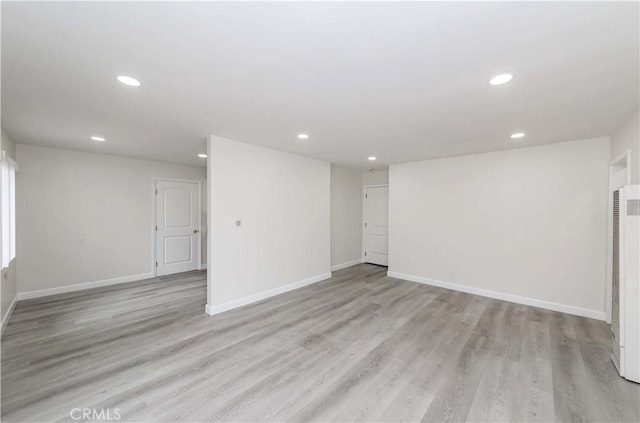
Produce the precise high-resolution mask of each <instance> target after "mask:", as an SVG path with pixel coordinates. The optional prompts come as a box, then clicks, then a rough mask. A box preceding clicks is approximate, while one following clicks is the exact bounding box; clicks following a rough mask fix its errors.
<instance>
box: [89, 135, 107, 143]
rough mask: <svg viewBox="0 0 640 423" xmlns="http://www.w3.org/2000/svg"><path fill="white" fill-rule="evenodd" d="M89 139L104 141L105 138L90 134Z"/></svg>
mask: <svg viewBox="0 0 640 423" xmlns="http://www.w3.org/2000/svg"><path fill="white" fill-rule="evenodd" d="M91 139H92V140H94V141H99V142H105V141H106V140H107V139H106V138H104V137H99V136H97V135H94V136H92V137H91Z"/></svg>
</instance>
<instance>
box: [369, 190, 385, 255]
mask: <svg viewBox="0 0 640 423" xmlns="http://www.w3.org/2000/svg"><path fill="white" fill-rule="evenodd" d="M364 233H365V238H364V239H365V241H364V246H365V252H364V258H365V261H366V262H367V263H373V264H379V265H382V266H388V265H389V187H367V189H366V191H365V224H364Z"/></svg>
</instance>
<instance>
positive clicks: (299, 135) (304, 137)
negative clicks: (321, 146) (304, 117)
mask: <svg viewBox="0 0 640 423" xmlns="http://www.w3.org/2000/svg"><path fill="white" fill-rule="evenodd" d="M298 138H299V139H301V140H307V139H309V135H307V134H298Z"/></svg>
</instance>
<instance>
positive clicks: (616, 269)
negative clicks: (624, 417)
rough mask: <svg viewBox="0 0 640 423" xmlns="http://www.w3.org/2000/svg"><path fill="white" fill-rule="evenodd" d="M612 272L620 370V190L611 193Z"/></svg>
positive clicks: (614, 343)
mask: <svg viewBox="0 0 640 423" xmlns="http://www.w3.org/2000/svg"><path fill="white" fill-rule="evenodd" d="M612 232H613V233H612V235H613V236H612V238H613V266H612V270H613V274H612V279H611V280H612V283H611V291H612V292H611V294H612V298H611V332H613V340H612V342H611V344H612V351H611V352H612V355H611V358H612V359H613V363H614V364H615V365H616V367H617V368H618V370H620V191H614V193H613V231H612Z"/></svg>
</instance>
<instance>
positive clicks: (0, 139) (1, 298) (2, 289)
mask: <svg viewBox="0 0 640 423" xmlns="http://www.w3.org/2000/svg"><path fill="white" fill-rule="evenodd" d="M15 148H16V146H15V143H14V142H13V141H12V140H11V139H10V138H9V135H8V134H7V133H6V132H5V130H4V128H3V129H1V130H0V150H1V151H4V152H5V153H6V154H7V156H9V157H11V158H12V159H14V160H15V159H16V150H15ZM16 191H17V188H16ZM17 262H18V255H17V254H16V258H15V259H13V260H12V261H11V263H9V266H8V267H7V268H5V269H2V271H1V273H0V308H1V314H0V316H1V318H2V324H3V325H4V323H6V322H5V318H7V317H8V314H7V313H8V311H9V308H10V307H11V303H12V302H13V300H14V299H15V297H16V293H17V292H18V291H17V267H18V266H17ZM3 327H4V326H3Z"/></svg>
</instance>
